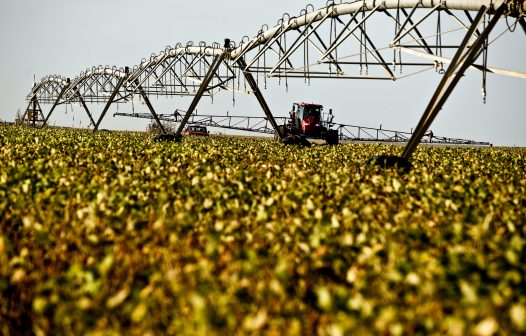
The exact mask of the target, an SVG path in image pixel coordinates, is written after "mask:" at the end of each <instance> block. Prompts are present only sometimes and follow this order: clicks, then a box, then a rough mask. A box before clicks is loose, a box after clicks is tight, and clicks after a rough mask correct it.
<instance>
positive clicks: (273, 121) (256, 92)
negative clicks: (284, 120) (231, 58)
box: [237, 57, 283, 139]
mask: <svg viewBox="0 0 526 336" xmlns="http://www.w3.org/2000/svg"><path fill="white" fill-rule="evenodd" d="M237 64H238V66H239V67H241V70H242V71H243V74H244V75H245V78H246V79H247V82H248V84H249V85H250V88H251V89H252V91H253V92H254V95H255V96H256V98H257V100H258V102H259V105H261V108H262V109H263V112H265V115H266V116H267V119H268V120H269V121H270V124H271V125H272V128H274V132H276V134H277V135H278V136H279V138H280V139H282V138H283V134H282V133H281V131H280V129H279V126H278V124H277V123H276V119H274V116H273V115H272V112H271V111H270V108H269V107H268V105H267V102H266V101H265V97H263V93H262V92H261V90H260V89H259V87H258V84H257V82H256V80H255V79H254V76H252V73H251V72H250V70H248V69H247V63H246V62H245V60H244V59H243V57H240V58H239V60H238V61H237Z"/></svg>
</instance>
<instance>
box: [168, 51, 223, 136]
mask: <svg viewBox="0 0 526 336" xmlns="http://www.w3.org/2000/svg"><path fill="white" fill-rule="evenodd" d="M223 59H225V52H223V53H221V54H219V55H217V56H215V57H214V61H213V62H212V65H211V66H210V68H209V69H208V72H207V73H206V75H205V77H204V78H203V82H202V83H201V85H200V86H199V90H198V91H197V93H196V95H195V96H194V99H193V100H192V103H191V104H190V107H188V111H187V112H186V115H185V116H184V118H183V120H182V121H181V123H180V124H179V128H177V131H176V132H175V136H176V137H180V136H181V134H182V133H183V129H184V127H185V126H186V123H187V122H188V119H190V116H191V115H192V113H193V112H194V110H195V108H196V107H197V104H199V101H200V100H201V98H202V97H203V94H204V93H205V91H207V90H208V84H209V83H210V81H211V80H212V78H213V77H214V76H215V72H216V71H217V69H218V68H219V66H220V65H221V63H222V62H223Z"/></svg>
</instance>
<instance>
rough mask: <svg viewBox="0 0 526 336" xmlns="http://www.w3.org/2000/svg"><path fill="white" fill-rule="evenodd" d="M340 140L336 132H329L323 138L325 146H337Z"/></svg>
mask: <svg viewBox="0 0 526 336" xmlns="http://www.w3.org/2000/svg"><path fill="white" fill-rule="evenodd" d="M339 141H340V139H339V136H338V131H337V130H329V131H328V132H327V135H326V136H325V142H326V143H327V145H337V144H338V143H339Z"/></svg>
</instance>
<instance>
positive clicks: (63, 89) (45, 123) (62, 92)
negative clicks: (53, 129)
mask: <svg viewBox="0 0 526 336" xmlns="http://www.w3.org/2000/svg"><path fill="white" fill-rule="evenodd" d="M70 83H71V81H70V79H69V78H68V79H67V84H66V85H64V87H63V88H62V90H61V91H60V93H59V95H58V96H57V99H56V100H55V103H54V104H53V106H52V107H51V110H49V113H48V114H47V116H46V119H44V122H43V123H42V128H44V127H46V125H47V122H48V120H49V117H51V114H52V113H53V111H54V110H55V108H56V107H57V105H58V103H59V102H60V100H61V99H62V97H63V96H64V94H65V93H66V91H67V90H68V88H69V85H70Z"/></svg>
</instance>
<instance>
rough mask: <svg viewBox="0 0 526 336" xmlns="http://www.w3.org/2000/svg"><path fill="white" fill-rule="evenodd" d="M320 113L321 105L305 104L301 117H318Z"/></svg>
mask: <svg viewBox="0 0 526 336" xmlns="http://www.w3.org/2000/svg"><path fill="white" fill-rule="evenodd" d="M320 113H321V106H305V108H304V110H303V118H307V117H314V118H319V117H320Z"/></svg>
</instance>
